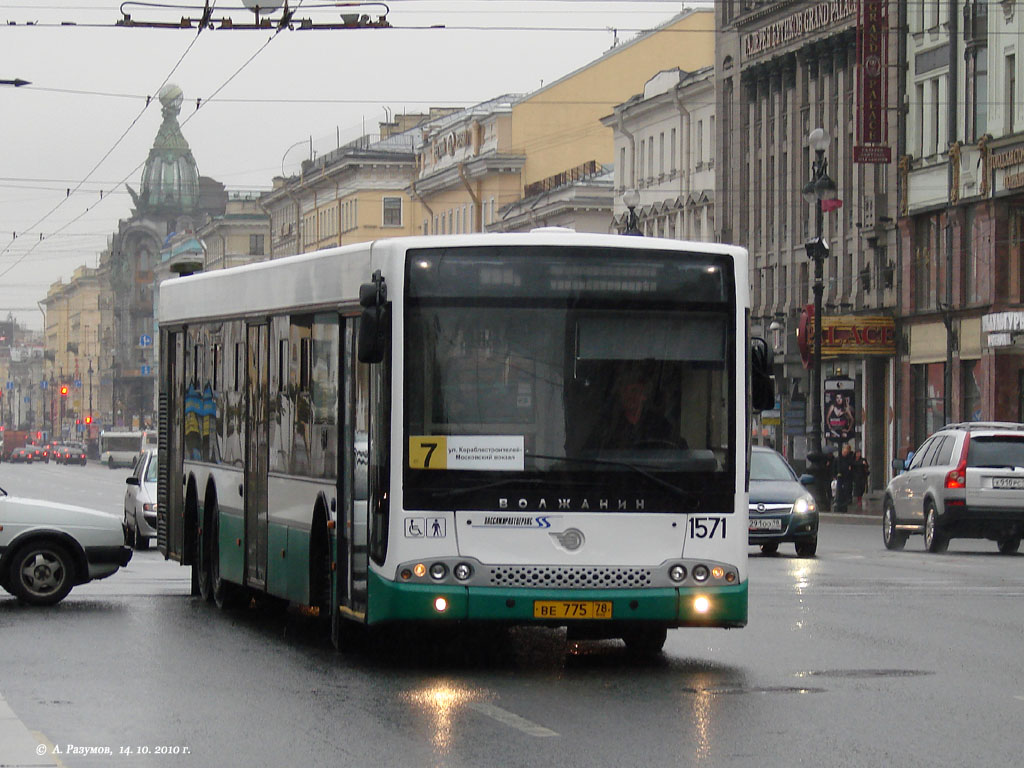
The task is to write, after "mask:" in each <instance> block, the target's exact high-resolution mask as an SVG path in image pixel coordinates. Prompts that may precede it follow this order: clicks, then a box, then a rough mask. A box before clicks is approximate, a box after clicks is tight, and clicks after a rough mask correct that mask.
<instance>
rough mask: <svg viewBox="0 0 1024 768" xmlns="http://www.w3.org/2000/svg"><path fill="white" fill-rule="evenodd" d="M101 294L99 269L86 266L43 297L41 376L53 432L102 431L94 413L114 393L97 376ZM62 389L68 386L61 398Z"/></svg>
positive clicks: (78, 435) (79, 435)
mask: <svg viewBox="0 0 1024 768" xmlns="http://www.w3.org/2000/svg"><path fill="white" fill-rule="evenodd" d="M102 293H103V288H102V284H101V280H100V270H99V269H97V268H92V267H85V266H82V267H78V268H77V269H76V270H75V271H74V272H73V273H72V275H71V278H70V280H69V281H68V282H67V283H65V282H63V281H58V282H56V283H54V284H53V285H51V286H50V289H49V291H48V292H47V294H46V298H45V299H44V300H43V301H42V304H43V307H45V310H46V328H45V330H44V334H45V345H46V369H45V370H44V371H43V376H44V378H45V379H46V381H47V385H46V389H47V390H48V391H47V392H46V394H47V395H49V397H48V398H47V402H48V405H47V407H46V409H45V410H44V411H43V413H44V416H45V418H46V420H47V423H48V425H49V431H50V434H52V435H54V436H60V437H61V438H66V439H69V440H78V439H81V440H83V441H89V440H92V439H94V438H95V437H96V435H97V434H98V431H97V428H98V426H99V422H97V424H96V426H95V427H94V426H93V424H92V421H93V418H92V417H93V415H94V413H95V412H97V411H101V410H102V409H101V407H100V404H101V403H103V402H104V401H105V400H106V401H109V397H110V393H109V383H108V386H107V388H106V389H104V388H103V386H102V380H101V378H100V377H99V375H98V372H99V367H100V365H101V363H102V359H103V358H102V349H101V346H100V339H101V336H102V312H101V310H100V296H101V294H102ZM62 387H67V395H66V396H63V397H61V396H60V392H61V388H62ZM62 401H63V402H62ZM87 422H88V423H87Z"/></svg>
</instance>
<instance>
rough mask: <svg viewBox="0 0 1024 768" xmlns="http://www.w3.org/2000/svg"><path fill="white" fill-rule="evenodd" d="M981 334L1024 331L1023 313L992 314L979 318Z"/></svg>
mask: <svg viewBox="0 0 1024 768" xmlns="http://www.w3.org/2000/svg"><path fill="white" fill-rule="evenodd" d="M981 331H982V333H996V332H997V331H1024V312H993V313H991V314H988V315H984V316H983V317H982V318H981Z"/></svg>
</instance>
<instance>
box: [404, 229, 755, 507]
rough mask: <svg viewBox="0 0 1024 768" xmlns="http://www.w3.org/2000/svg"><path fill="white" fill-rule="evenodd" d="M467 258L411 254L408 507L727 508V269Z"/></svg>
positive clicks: (539, 253) (536, 253)
mask: <svg viewBox="0 0 1024 768" xmlns="http://www.w3.org/2000/svg"><path fill="white" fill-rule="evenodd" d="M465 250H467V249H458V250H455V249H452V250H451V251H443V250H430V251H420V252H416V253H413V254H411V255H410V261H409V265H410V266H409V279H408V284H407V291H408V294H409V301H408V304H407V310H406V316H405V414H406V429H407V440H406V442H407V446H406V452H407V455H406V462H405V467H406V496H407V499H406V504H407V508H408V507H409V506H410V505H416V506H419V507H422V508H428V509H430V508H455V509H460V508H462V509H478V508H480V509H487V508H492V509H493V508H495V505H496V504H497V502H498V501H499V500H500V499H507V498H511V497H514V498H515V499H516V504H519V506H520V507H521V508H523V509H527V508H531V507H532V506H533V505H534V504H540V499H542V498H545V494H547V495H549V496H550V495H552V494H554V493H555V492H558V493H560V494H561V495H560V497H559V498H561V499H565V498H567V497H571V496H572V494H569V493H568V491H567V489H572V488H576V489H578V491H579V492H578V493H576V494H575V497H576V498H577V500H578V502H577V503H576V504H573V503H572V502H570V503H569V505H568V507H566V506H565V505H564V504H563V506H562V508H563V509H566V508H568V509H570V510H571V509H573V508H574V507H579V508H581V509H590V508H592V507H593V511H598V505H599V504H600V503H601V500H603V502H604V503H605V504H606V507H605V508H607V509H608V510H610V511H614V510H615V509H633V508H635V507H637V505H636V502H637V500H638V499H640V504H639V507H638V508H641V509H644V510H646V511H674V510H678V509H680V508H681V507H683V506H685V507H686V508H691V509H692V508H693V506H694V504H701V503H702V504H704V505H705V506H704V508H705V509H708V508H709V507H712V508H716V509H717V508H719V507H721V508H722V509H730V508H731V505H732V497H731V489H732V483H733V474H732V473H733V467H734V461H735V455H734V447H733V446H732V445H731V441H730V438H729V436H730V435H731V434H733V431H732V430H733V429H734V427H735V422H734V421H733V419H734V416H733V414H734V413H735V406H736V403H735V396H734V394H733V391H734V389H735V386H734V385H733V386H730V381H732V382H733V383H734V382H735V373H734V365H733V363H732V358H733V356H734V354H735V352H734V350H735V346H734V342H733V341H732V339H733V338H734V336H735V328H734V320H733V312H734V304H733V303H732V302H731V301H730V299H729V297H730V296H731V295H732V293H731V285H730V283H729V282H728V281H729V277H728V276H729V275H730V271H729V268H728V262H727V261H726V260H725V259H723V258H722V257H716V256H712V255H708V254H680V253H677V252H672V253H667V254H663V253H660V252H657V251H651V252H650V254H649V255H647V254H646V253H645V254H644V255H642V256H638V255H637V253H636V252H632V253H631V254H630V255H629V256H628V257H625V256H623V255H621V253H620V252H618V251H616V250H596V249H573V252H572V253H571V254H567V253H566V252H565V250H564V249H554V248H522V247H520V248H514V249H513V248H506V249H501V251H500V252H495V250H494V249H490V250H488V252H487V254H486V257H482V256H481V254H479V253H478V254H475V258H474V255H471V254H466V253H464V251H465ZM438 437H443V438H444V440H443V441H439V440H437V438H438ZM438 451H440V452H441V453H438ZM428 454H429V455H428ZM431 470H443V471H431ZM563 491H565V492H563ZM591 499H594V501H592V500H591ZM624 500H625V501H624ZM681 502H682V504H681ZM524 504H525V506H524ZM542 508H543V507H542Z"/></svg>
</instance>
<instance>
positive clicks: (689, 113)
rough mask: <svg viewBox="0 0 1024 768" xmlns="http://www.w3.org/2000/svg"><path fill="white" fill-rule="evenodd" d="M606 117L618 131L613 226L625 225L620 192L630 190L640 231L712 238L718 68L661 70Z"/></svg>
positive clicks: (650, 233) (693, 237) (683, 237)
mask: <svg viewBox="0 0 1024 768" xmlns="http://www.w3.org/2000/svg"><path fill="white" fill-rule="evenodd" d="M601 122H602V123H604V124H605V125H606V126H608V127H610V128H611V129H612V131H613V134H614V137H613V140H614V145H615V157H616V158H617V159H616V162H615V206H614V214H615V215H614V226H615V228H616V231H623V230H624V229H625V227H626V216H627V210H626V205H625V203H624V202H623V199H622V196H623V193H625V192H626V190H630V189H632V190H636V192H637V194H638V196H639V202H638V204H637V205H636V207H635V209H634V212H635V213H636V215H637V219H638V226H639V228H640V230H641V232H643V234H645V235H647V236H649V237H667V238H670V239H678V240H705V241H710V240H713V239H714V235H715V233H714V224H715V142H714V133H715V82H714V67H713V66H711V65H709V66H707V67H703V68H701V69H699V70H697V71H696V72H685V71H683V70H681V69H670V70H667V71H664V72H659V73H658V74H656V75H654V76H653V77H652V78H651V79H650V80H648V81H647V83H646V84H645V85H644V89H643V93H642V94H637V95H636V96H634V97H632V98H631V99H630V100H629V101H626V102H624V103H623V104H619V105H617V106H616V107H615V110H614V112H613V113H612V114H611V115H608V116H606V117H604V118H602V120H601Z"/></svg>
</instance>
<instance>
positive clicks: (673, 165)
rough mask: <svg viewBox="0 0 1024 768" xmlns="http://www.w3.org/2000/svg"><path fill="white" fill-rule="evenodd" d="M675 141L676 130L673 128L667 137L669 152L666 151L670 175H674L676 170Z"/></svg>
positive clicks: (676, 139)
mask: <svg viewBox="0 0 1024 768" xmlns="http://www.w3.org/2000/svg"><path fill="white" fill-rule="evenodd" d="M677 141H678V137H677V136H676V129H675V128H673V129H672V133H671V134H670V135H669V150H668V152H669V162H670V165H669V171H670V172H671V173H675V172H676V170H677V166H676V142H677Z"/></svg>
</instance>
